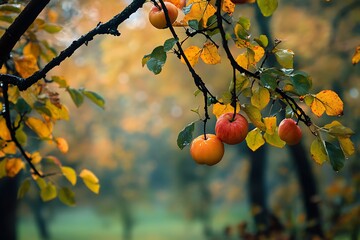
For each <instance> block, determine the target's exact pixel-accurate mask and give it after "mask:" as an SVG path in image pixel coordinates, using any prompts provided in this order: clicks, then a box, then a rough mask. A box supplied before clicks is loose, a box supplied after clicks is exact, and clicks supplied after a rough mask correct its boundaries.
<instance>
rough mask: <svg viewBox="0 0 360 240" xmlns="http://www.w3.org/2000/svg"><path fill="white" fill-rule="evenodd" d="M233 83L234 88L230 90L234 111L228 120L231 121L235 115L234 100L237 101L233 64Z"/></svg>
mask: <svg viewBox="0 0 360 240" xmlns="http://www.w3.org/2000/svg"><path fill="white" fill-rule="evenodd" d="M232 69H233V85H234V88H233V89H232V92H231V106H233V108H234V113H233V116H232V118H231V120H230V122H233V121H234V120H235V116H236V102H237V97H236V69H235V67H234V66H233V68H232Z"/></svg>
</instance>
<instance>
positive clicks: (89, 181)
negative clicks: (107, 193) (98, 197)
mask: <svg viewBox="0 0 360 240" xmlns="http://www.w3.org/2000/svg"><path fill="white" fill-rule="evenodd" d="M79 176H80V177H81V178H82V180H83V181H84V183H85V185H86V187H87V188H88V189H89V190H90V191H92V192H94V193H96V194H98V193H99V190H100V184H99V179H98V178H97V177H96V176H95V174H94V173H93V172H91V171H90V170H87V169H83V170H82V171H81V172H80V175H79Z"/></svg>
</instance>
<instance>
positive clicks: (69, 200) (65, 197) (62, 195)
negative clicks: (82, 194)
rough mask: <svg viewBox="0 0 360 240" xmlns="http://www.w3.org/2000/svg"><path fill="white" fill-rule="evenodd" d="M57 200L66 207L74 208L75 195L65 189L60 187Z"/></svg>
mask: <svg viewBox="0 0 360 240" xmlns="http://www.w3.org/2000/svg"><path fill="white" fill-rule="evenodd" d="M59 200H60V201H61V202H63V203H64V204H66V205H68V206H71V207H72V206H75V204H76V202H75V193H74V192H73V191H71V190H70V189H69V188H67V187H62V188H60V190H59Z"/></svg>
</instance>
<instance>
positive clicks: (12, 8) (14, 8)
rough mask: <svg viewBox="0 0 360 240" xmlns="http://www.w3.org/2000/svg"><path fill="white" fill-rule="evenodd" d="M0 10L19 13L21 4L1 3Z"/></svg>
mask: <svg viewBox="0 0 360 240" xmlns="http://www.w3.org/2000/svg"><path fill="white" fill-rule="evenodd" d="M0 12H13V13H20V12H21V4H1V5H0Z"/></svg>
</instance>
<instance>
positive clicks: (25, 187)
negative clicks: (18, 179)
mask: <svg viewBox="0 0 360 240" xmlns="http://www.w3.org/2000/svg"><path fill="white" fill-rule="evenodd" d="M30 186H31V181H30V179H29V178H26V179H25V180H24V181H23V182H22V183H21V185H20V187H19V190H18V192H17V198H18V199H21V198H23V197H24V196H25V194H26V193H27V192H28V191H29V189H30Z"/></svg>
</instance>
